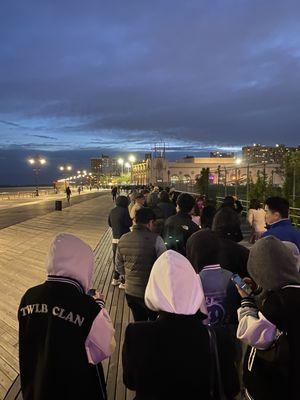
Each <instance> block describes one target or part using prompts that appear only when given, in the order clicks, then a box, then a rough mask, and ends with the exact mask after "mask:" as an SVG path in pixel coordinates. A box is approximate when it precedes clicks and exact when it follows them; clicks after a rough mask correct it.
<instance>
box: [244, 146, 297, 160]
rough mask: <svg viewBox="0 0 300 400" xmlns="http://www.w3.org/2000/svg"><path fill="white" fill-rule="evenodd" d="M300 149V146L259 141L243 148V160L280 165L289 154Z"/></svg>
mask: <svg viewBox="0 0 300 400" xmlns="http://www.w3.org/2000/svg"><path fill="white" fill-rule="evenodd" d="M299 150H300V148H299V147H287V146H285V145H284V144H276V146H275V147H271V146H265V145H262V144H257V143H255V144H253V146H246V147H243V148H242V152H243V160H244V161H245V162H247V163H254V164H255V163H258V164H259V163H263V162H267V163H275V164H280V165H282V163H283V161H284V157H285V156H286V155H287V154H289V153H291V152H294V151H299Z"/></svg>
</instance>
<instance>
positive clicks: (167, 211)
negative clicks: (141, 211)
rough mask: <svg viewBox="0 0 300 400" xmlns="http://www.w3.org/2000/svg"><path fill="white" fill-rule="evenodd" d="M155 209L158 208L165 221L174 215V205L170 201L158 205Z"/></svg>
mask: <svg viewBox="0 0 300 400" xmlns="http://www.w3.org/2000/svg"><path fill="white" fill-rule="evenodd" d="M157 207H159V208H160V209H161V210H162V212H163V218H164V219H167V218H169V217H171V215H174V214H175V213H176V207H175V205H174V204H173V203H172V202H171V201H170V202H169V203H162V202H160V203H158V204H157Z"/></svg>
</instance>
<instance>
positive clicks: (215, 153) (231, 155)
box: [210, 151, 234, 158]
mask: <svg viewBox="0 0 300 400" xmlns="http://www.w3.org/2000/svg"><path fill="white" fill-rule="evenodd" d="M210 157H211V158H219V157H222V158H234V153H225V152H222V151H212V152H211V153H210Z"/></svg>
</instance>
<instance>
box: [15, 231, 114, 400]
mask: <svg viewBox="0 0 300 400" xmlns="http://www.w3.org/2000/svg"><path fill="white" fill-rule="evenodd" d="M46 269H47V273H48V277H47V280H46V282H44V283H42V284H40V285H38V286H35V287H32V288H30V289H28V290H27V292H26V293H25V294H24V296H23V297H22V300H21V303H20V305H19V309H18V320H19V360H20V376H21V390H22V395H23V399H24V400H53V399H72V400H82V399H85V398H86V394H87V393H88V394H89V395H88V397H89V399H99V400H106V399H107V396H106V387H105V379H104V373H103V368H102V365H101V361H102V360H104V359H105V358H107V357H109V356H110V355H111V354H112V352H113V350H114V348H115V346H116V343H115V340H114V329H113V326H112V322H111V320H110V317H109V315H108V312H107V311H106V310H105V308H104V299H103V296H101V295H100V294H99V293H97V292H96V294H95V295H94V297H91V296H89V295H88V294H87V293H88V291H89V289H90V288H91V285H92V276H93V270H94V254H93V251H92V249H91V248H90V247H89V246H88V245H87V244H86V243H84V242H83V241H82V240H81V239H79V238H77V237H76V236H73V235H71V234H68V233H60V234H58V235H56V236H55V237H54V239H53V241H52V242H51V244H50V248H49V253H48V256H47V258H46Z"/></svg>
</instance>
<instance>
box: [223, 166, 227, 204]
mask: <svg viewBox="0 0 300 400" xmlns="http://www.w3.org/2000/svg"><path fill="white" fill-rule="evenodd" d="M224 170H225V177H224V197H226V196H227V168H226V167H225V166H224Z"/></svg>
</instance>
